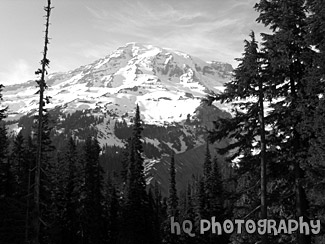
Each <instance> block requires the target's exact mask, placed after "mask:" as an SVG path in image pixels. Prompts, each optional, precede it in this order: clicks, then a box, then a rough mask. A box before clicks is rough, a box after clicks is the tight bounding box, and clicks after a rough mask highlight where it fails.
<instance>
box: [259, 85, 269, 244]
mask: <svg viewBox="0 0 325 244" xmlns="http://www.w3.org/2000/svg"><path fill="white" fill-rule="evenodd" d="M263 100H264V94H263V84H262V81H261V80H260V81H259V110H260V111H259V112H260V113H259V117H260V118H259V120H260V136H261V219H267V202H266V195H267V189H266V157H265V152H266V142H265V121H264V104H263ZM267 243H268V237H267V232H265V234H264V235H263V236H262V244H267Z"/></svg>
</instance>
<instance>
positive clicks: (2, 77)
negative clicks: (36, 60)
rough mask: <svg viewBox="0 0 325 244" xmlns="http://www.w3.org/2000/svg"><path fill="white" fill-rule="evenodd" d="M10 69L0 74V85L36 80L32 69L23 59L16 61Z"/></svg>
mask: <svg viewBox="0 0 325 244" xmlns="http://www.w3.org/2000/svg"><path fill="white" fill-rule="evenodd" d="M11 67H12V68H11V69H10V70H9V69H8V70H6V71H5V72H0V84H3V85H12V84H16V83H21V82H25V81H28V80H33V79H36V78H37V77H36V76H35V73H34V72H33V69H32V67H30V66H29V65H28V63H27V62H26V61H25V60H24V59H18V60H17V61H16V62H13V63H12V64H11Z"/></svg>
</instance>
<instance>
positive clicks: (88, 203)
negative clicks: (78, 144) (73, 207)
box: [82, 137, 107, 244]
mask: <svg viewBox="0 0 325 244" xmlns="http://www.w3.org/2000/svg"><path fill="white" fill-rule="evenodd" d="M100 151H101V148H100V146H99V143H98V141H97V139H92V138H91V137H88V138H87V139H86V142H85V145H84V161H85V168H84V186H83V193H82V194H83V199H82V204H83V206H82V207H83V209H82V211H83V212H82V218H83V222H82V228H83V229H82V231H83V234H82V235H83V241H84V243H89V244H93V243H101V242H104V241H105V240H106V239H107V236H106V234H107V233H106V231H105V222H104V218H103V200H104V196H103V169H102V167H101V165H100V164H99V154H100Z"/></svg>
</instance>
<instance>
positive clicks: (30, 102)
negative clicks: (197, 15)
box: [4, 43, 232, 124]
mask: <svg viewBox="0 0 325 244" xmlns="http://www.w3.org/2000/svg"><path fill="white" fill-rule="evenodd" d="M231 70H232V68H231V65H229V64H224V63H219V62H210V63H207V62H204V61H202V60H200V59H199V58H196V57H191V56H190V55H188V54H185V53H182V52H178V51H172V50H169V49H162V48H158V47H154V46H151V45H142V44H137V43H129V44H127V45H126V46H123V47H120V48H118V49H117V50H116V51H115V52H113V53H112V54H110V55H108V56H106V57H104V58H102V59H99V60H97V61H95V62H93V63H92V64H89V65H86V66H82V67H79V68H77V69H75V70H73V71H70V72H67V73H54V74H50V75H49V76H48V77H47V84H48V86H49V89H48V90H47V91H46V95H47V96H51V97H52V100H51V103H50V104H49V106H48V108H54V107H58V106H60V107H62V109H63V111H64V112H72V111H75V110H83V109H96V108H97V109H100V110H101V111H111V112H114V113H116V114H119V115H123V114H125V113H129V112H131V111H133V110H134V106H135V104H136V103H138V104H139V106H140V108H141V113H142V115H143V116H144V120H145V122H146V123H155V124H161V123H164V122H175V121H181V120H185V119H186V118H187V114H193V112H194V110H195V109H196V107H198V105H199V104H200V98H201V97H204V96H205V95H206V93H207V92H208V91H209V90H211V91H218V90H219V89H221V88H222V85H223V83H224V82H225V81H228V80H229V78H230V72H231ZM35 85H36V84H35V82H34V81H30V82H27V83H25V84H19V85H14V86H7V87H6V88H5V90H4V96H5V98H6V99H5V104H7V105H9V108H10V115H9V118H10V119H16V118H17V117H19V116H21V115H24V114H26V113H30V112H31V111H33V110H35V109H37V104H38V97H37V96H36V95H35V92H36V87H35Z"/></svg>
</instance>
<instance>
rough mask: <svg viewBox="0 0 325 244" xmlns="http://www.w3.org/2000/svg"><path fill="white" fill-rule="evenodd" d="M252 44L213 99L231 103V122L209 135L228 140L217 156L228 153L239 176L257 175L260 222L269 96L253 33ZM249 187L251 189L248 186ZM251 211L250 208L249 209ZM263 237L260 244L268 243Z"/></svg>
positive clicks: (222, 121) (263, 215) (224, 122)
mask: <svg viewBox="0 0 325 244" xmlns="http://www.w3.org/2000/svg"><path fill="white" fill-rule="evenodd" d="M250 38H251V40H249V41H247V40H245V51H244V55H243V58H240V59H238V61H240V64H239V66H238V68H237V69H236V70H235V72H234V78H233V80H232V81H230V82H228V83H226V84H225V86H226V89H225V91H224V92H223V93H222V94H220V95H218V96H216V97H215V99H216V100H221V102H232V104H233V113H234V117H233V118H224V119H220V120H219V121H217V123H216V126H217V127H216V131H215V132H213V133H210V140H212V141H213V142H214V141H215V140H220V139H222V138H226V137H229V138H230V139H232V142H231V143H230V144H229V145H227V146H226V147H225V148H220V149H219V153H221V154H225V153H229V152H231V151H233V153H229V154H228V155H230V156H229V157H228V161H230V162H231V163H232V164H233V163H234V162H235V161H237V162H236V164H237V165H238V174H239V175H240V177H245V175H246V174H247V173H248V172H249V173H253V174H258V173H259V175H260V176H261V177H260V179H258V178H257V179H254V180H253V181H251V183H250V184H256V182H257V181H260V182H261V183H260V184H261V188H260V189H261V218H262V219H266V218H267V212H266V209H267V208H266V131H265V115H264V102H265V95H264V94H266V95H268V93H269V91H268V89H269V88H268V86H267V85H266V81H265V79H266V78H265V76H263V74H262V64H263V63H262V58H263V54H262V53H261V52H260V51H259V49H258V44H257V42H256V40H255V34H254V32H251V34H250ZM248 187H251V186H250V185H248ZM252 207H253V206H252ZM267 241H268V240H267V237H266V235H264V236H262V242H263V243H267Z"/></svg>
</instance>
